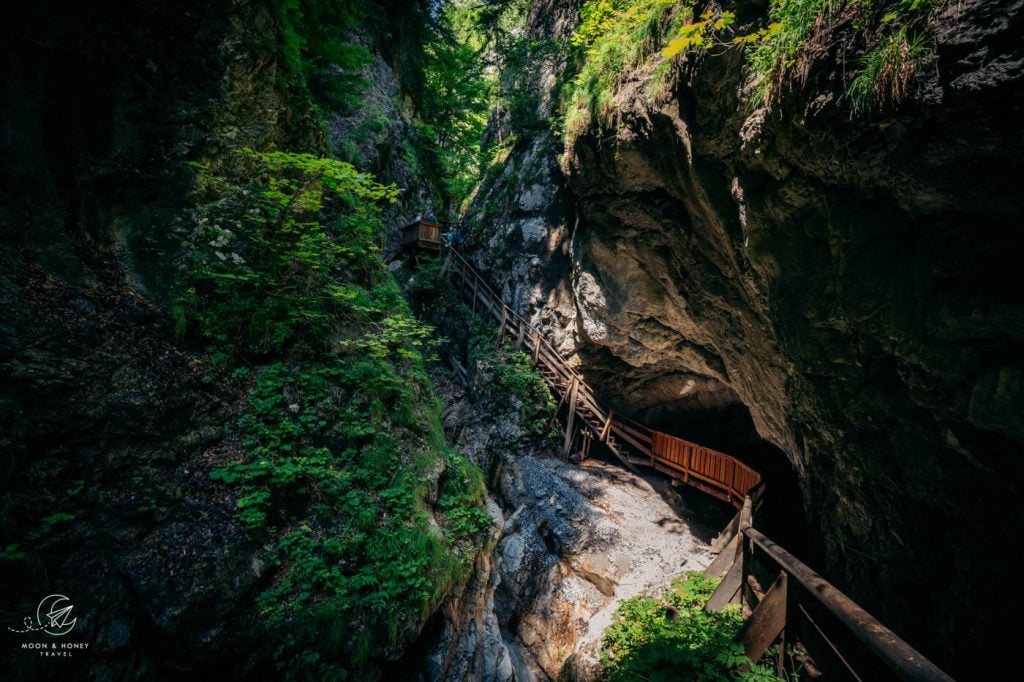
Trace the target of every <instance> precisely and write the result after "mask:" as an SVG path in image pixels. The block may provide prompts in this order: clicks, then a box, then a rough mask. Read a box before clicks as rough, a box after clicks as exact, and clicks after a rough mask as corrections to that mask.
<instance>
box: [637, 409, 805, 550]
mask: <svg viewBox="0 0 1024 682" xmlns="http://www.w3.org/2000/svg"><path fill="white" fill-rule="evenodd" d="M650 426H651V427H652V428H656V429H661V430H663V431H665V432H666V433H670V434H672V435H674V436H678V437H680V438H685V439H686V440H690V441H693V442H694V443H699V444H700V445H704V446H706V447H709V448H713V449H715V450H719V451H721V452H724V453H726V454H728V455H732V456H734V457H736V458H737V459H739V460H740V461H741V462H743V463H745V464H748V465H750V466H751V467H753V468H754V469H756V470H757V471H758V472H760V474H761V476H762V477H763V478H764V482H765V492H764V498H763V502H762V505H761V508H760V510H759V512H758V514H757V515H756V517H755V525H756V526H757V528H758V529H759V530H760V531H761V532H763V533H764V534H765V535H767V536H768V537H770V538H772V539H773V540H775V542H777V543H779V544H780V545H782V546H783V547H785V548H786V549H788V550H789V551H790V552H791V553H792V554H794V555H795V556H796V557H798V558H800V559H801V560H803V561H805V562H806V563H808V564H814V563H817V551H818V550H817V547H816V546H815V544H814V543H813V541H812V539H811V534H810V532H809V529H808V526H807V522H806V519H805V516H804V508H803V495H802V493H801V492H800V484H799V481H798V480H797V476H796V471H795V470H794V469H793V466H792V465H791V464H790V462H789V459H788V458H787V457H786V454H785V453H784V452H783V451H782V450H780V449H779V448H777V447H775V446H774V445H772V444H771V443H769V442H768V441H766V440H764V439H763V438H761V437H760V436H759V435H758V433H757V429H755V428H754V422H753V420H752V419H751V417H750V411H749V410H748V409H747V408H746V407H745V406H744V405H742V404H740V403H734V404H731V405H726V406H724V407H722V408H717V409H708V410H698V411H693V412H688V413H686V414H679V415H676V416H674V417H673V418H672V419H663V420H658V421H656V422H654V423H651V424H650ZM693 492H695V493H696V494H698V495H703V493H700V492H699V491H693ZM703 496H704V497H710V496H708V495H703ZM716 502H717V500H716Z"/></svg>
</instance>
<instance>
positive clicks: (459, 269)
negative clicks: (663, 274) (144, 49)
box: [444, 249, 952, 682]
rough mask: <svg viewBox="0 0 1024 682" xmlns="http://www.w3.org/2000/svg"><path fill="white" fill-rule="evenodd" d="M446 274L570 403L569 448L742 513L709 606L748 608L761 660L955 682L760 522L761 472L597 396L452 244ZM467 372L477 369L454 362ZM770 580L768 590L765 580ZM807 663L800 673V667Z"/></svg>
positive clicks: (746, 640) (749, 648) (722, 547)
mask: <svg viewBox="0 0 1024 682" xmlns="http://www.w3.org/2000/svg"><path fill="white" fill-rule="evenodd" d="M444 271H445V272H446V273H448V275H449V276H450V277H451V278H452V280H453V281H454V282H455V283H456V284H457V285H458V286H459V287H460V289H461V290H462V291H463V293H464V294H465V297H466V299H467V301H469V302H470V304H471V306H472V308H473V313H474V314H482V315H488V316H490V317H491V318H492V319H494V320H495V321H496V322H497V323H498V343H499V344H500V343H501V342H502V340H503V339H511V340H512V343H513V344H514V346H515V347H516V348H518V349H520V350H523V351H524V352H527V353H529V354H530V357H531V358H532V359H533V361H534V362H535V363H536V364H537V365H538V367H539V369H540V372H541V374H542V375H543V376H544V378H545V380H546V381H547V383H548V385H549V386H551V388H552V390H553V391H554V393H555V395H556V396H558V397H559V399H560V403H559V409H560V410H561V409H562V407H563V406H567V417H566V419H567V423H566V436H565V443H564V445H563V450H564V451H565V452H566V453H568V452H569V449H570V447H571V445H572V442H573V433H574V429H575V430H577V431H578V432H579V433H580V434H581V435H582V436H583V445H582V452H583V455H584V456H585V454H586V451H587V449H588V448H589V444H590V442H591V441H592V440H597V441H598V442H601V443H604V444H605V445H607V447H608V448H609V450H611V452H612V453H613V454H614V455H615V456H616V457H618V458H619V459H620V460H621V461H622V462H623V463H624V464H625V465H626V466H628V467H630V468H633V467H634V466H635V465H638V464H642V465H646V466H649V467H652V468H654V469H657V470H659V471H662V472H664V473H666V474H668V475H669V476H671V477H672V478H673V480H675V481H677V482H681V483H685V484H688V485H690V486H693V487H696V488H699V489H700V490H703V491H704V492H707V493H709V494H711V495H714V496H715V497H718V498H719V499H722V500H725V501H727V502H729V503H731V504H732V505H734V506H735V507H737V508H738V509H739V513H738V514H737V515H736V518H735V519H734V520H733V523H732V524H730V527H729V528H727V532H726V533H724V534H723V535H722V537H721V538H719V540H718V541H717V542H716V543H715V546H714V547H713V548H712V552H715V551H718V557H717V558H716V559H715V561H714V562H712V564H711V565H710V566H708V568H707V569H706V572H707V573H709V574H711V575H713V576H715V577H719V578H722V581H721V583H720V584H719V586H718V588H717V589H716V590H715V593H714V595H712V597H711V599H710V600H709V601H708V604H707V607H706V608H707V609H708V610H717V609H721V608H722V607H724V606H725V605H726V604H728V603H738V604H742V605H743V606H744V610H745V614H744V615H746V616H747V618H746V622H745V623H744V626H743V630H742V631H741V633H740V638H741V640H742V642H743V646H744V651H745V652H746V654H747V656H748V657H749V658H750V659H751V660H753V661H759V660H761V658H762V657H763V656H764V655H765V653H766V652H767V651H768V650H769V647H771V646H772V645H773V644H776V645H777V646H776V649H775V651H776V660H775V664H776V671H777V672H778V673H779V674H780V675H782V674H784V673H789V674H790V678H792V677H793V676H796V677H799V678H800V679H804V678H813V679H817V678H822V679H828V680H833V679H843V680H847V679H849V680H890V679H892V680H913V681H915V682H923V681H925V680H929V681H937V682H952V678H950V677H949V676H948V675H946V673H944V672H943V671H942V670H940V669H939V668H938V667H936V666H935V665H934V664H933V663H931V662H930V661H929V660H928V659H926V658H925V657H924V656H922V655H921V654H920V653H919V652H918V651H917V650H915V649H914V648H913V647H911V646H910V645H909V644H907V643H906V642H904V641H903V640H902V639H900V638H899V637H898V636H896V634H895V633H893V632H892V631H891V630H889V629H888V628H887V627H885V626H884V625H882V624H881V623H880V622H879V621H878V620H876V619H875V618H874V617H872V616H871V615H870V614H868V613H867V612H866V611H864V609H862V608H861V607H860V606H858V605H857V604H856V603H854V602H853V601H852V600H851V599H850V598H849V597H847V596H846V595H844V594H843V593H842V592H840V591H839V590H837V589H836V588H835V587H833V586H832V585H831V584H830V583H829V582H828V581H826V580H825V579H824V578H822V577H821V576H820V575H818V574H817V573H815V572H814V571H812V570H811V569H810V568H808V567H807V566H806V565H805V564H803V563H802V562H800V561H799V560H798V559H797V558H796V557H794V556H793V555H791V554H790V553H789V552H787V551H786V550H785V549H783V548H782V547H780V546H779V545H777V544H775V543H774V542H772V541H771V540H770V539H769V538H767V537H766V536H765V535H764V534H762V533H761V532H760V531H758V530H757V529H755V528H754V527H753V513H754V511H755V509H756V508H757V506H758V502H759V500H760V497H761V495H762V493H763V491H764V483H763V481H762V479H761V475H760V474H758V473H757V471H755V470H754V469H752V468H750V467H748V466H747V465H745V464H743V463H742V462H740V461H739V460H737V459H735V458H734V457H730V456H729V455H726V454H724V453H721V452H717V451H715V450H711V449H709V448H705V447H702V446H700V445H697V444H695V443H691V442H689V441H686V440H683V439H681V438H676V437H675V436H671V435H669V434H666V433H662V432H661V431H655V430H653V429H649V428H647V427H646V426H643V425H641V424H637V423H636V422H634V421H632V420H630V419H626V418H624V417H621V416H619V415H615V414H614V413H613V412H612V411H611V410H605V409H604V408H603V407H601V405H600V404H599V403H598V402H597V399H596V398H595V397H594V393H593V391H592V389H591V388H590V386H589V385H588V384H587V383H586V381H584V379H583V376H582V375H581V374H580V373H579V372H578V371H577V370H576V369H575V368H574V367H572V366H571V365H570V364H569V363H568V362H566V360H565V359H564V358H563V357H562V356H561V355H560V354H559V353H558V351H557V350H556V349H555V348H554V346H552V345H551V343H549V342H548V340H547V339H545V338H544V336H543V335H542V334H541V333H540V332H539V331H538V330H536V329H534V328H533V327H532V326H530V324H529V323H528V322H527V321H526V320H525V319H523V318H522V317H520V316H519V315H517V314H516V313H515V312H514V311H512V309H511V308H509V307H508V306H507V305H505V304H504V303H503V302H502V300H501V297H500V296H498V294H497V293H495V292H494V290H493V289H491V287H490V286H488V284H487V283H486V282H485V281H484V280H483V278H482V277H481V276H480V274H479V273H478V272H477V271H476V269H475V268H473V267H472V266H471V265H470V264H469V263H468V262H467V261H466V259H465V258H464V257H463V256H462V254H460V253H458V252H457V251H455V250H451V249H449V250H448V251H447V255H446V257H445V263H444ZM451 360H452V361H453V363H454V365H453V366H455V369H456V371H457V373H458V374H459V376H461V377H462V378H463V379H468V372H467V371H466V369H465V368H464V367H462V365H461V364H460V363H459V362H458V360H457V359H456V358H451ZM765 585H767V588H765V587H764V586H765ZM798 669H799V671H798Z"/></svg>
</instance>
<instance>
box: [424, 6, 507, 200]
mask: <svg viewBox="0 0 1024 682" xmlns="http://www.w3.org/2000/svg"><path fill="white" fill-rule="evenodd" d="M471 12H472V10H471V9H470V8H469V7H468V6H467V4H466V3H458V2H454V3H447V4H446V5H445V6H444V11H443V12H442V13H441V16H440V17H439V22H440V26H439V27H438V30H437V32H436V33H434V34H433V38H432V39H431V40H430V41H428V42H427V43H426V45H425V46H424V51H425V56H426V63H425V69H424V76H425V87H426V92H427V97H426V98H425V99H424V101H423V105H422V111H421V112H420V113H421V116H422V118H423V120H424V121H425V122H426V123H427V124H429V125H430V126H431V129H430V132H431V133H433V135H432V139H433V142H434V143H435V144H436V145H437V149H438V150H439V156H440V160H441V166H442V168H443V170H444V177H445V181H446V187H447V191H448V194H449V195H450V198H451V201H452V203H453V204H454V205H458V204H460V203H461V202H462V200H463V199H464V198H465V197H466V195H467V194H468V193H469V190H470V189H471V188H472V186H473V184H474V183H475V182H476V180H477V177H478V176H479V174H480V164H481V150H480V141H481V139H482V138H483V134H484V129H485V128H486V127H487V118H488V115H489V114H490V105H491V96H492V88H493V83H492V80H491V79H490V78H489V77H488V76H487V74H486V72H485V63H484V61H483V60H482V59H481V48H480V47H479V45H477V44H475V43H476V42H477V41H475V40H474V39H473V38H474V35H473V32H472V25H471V23H470V22H469V15H470V13H471ZM458 29H461V30H458Z"/></svg>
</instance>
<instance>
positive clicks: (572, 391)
mask: <svg viewBox="0 0 1024 682" xmlns="http://www.w3.org/2000/svg"><path fill="white" fill-rule="evenodd" d="M576 390H577V386H576V377H573V378H572V379H571V380H570V381H569V388H568V395H569V416H568V417H567V418H566V424H565V444H564V445H562V453H563V454H564V455H565V456H567V457H568V456H569V448H570V446H571V445H572V427H573V422H574V421H575V420H576Z"/></svg>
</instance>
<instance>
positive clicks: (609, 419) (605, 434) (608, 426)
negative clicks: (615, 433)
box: [601, 410, 615, 443]
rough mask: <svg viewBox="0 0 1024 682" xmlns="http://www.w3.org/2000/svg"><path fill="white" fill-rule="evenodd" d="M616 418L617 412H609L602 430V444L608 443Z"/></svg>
mask: <svg viewBox="0 0 1024 682" xmlns="http://www.w3.org/2000/svg"><path fill="white" fill-rule="evenodd" d="M614 416H615V410H608V417H607V418H606V419H605V420H604V428H603V429H601V442H602V443H607V442H608V434H610V433H611V430H612V417H614Z"/></svg>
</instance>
